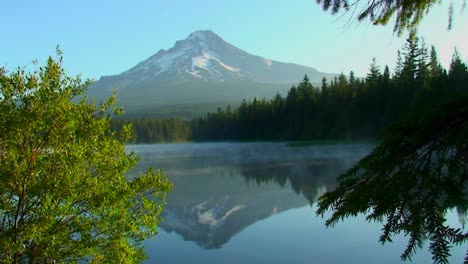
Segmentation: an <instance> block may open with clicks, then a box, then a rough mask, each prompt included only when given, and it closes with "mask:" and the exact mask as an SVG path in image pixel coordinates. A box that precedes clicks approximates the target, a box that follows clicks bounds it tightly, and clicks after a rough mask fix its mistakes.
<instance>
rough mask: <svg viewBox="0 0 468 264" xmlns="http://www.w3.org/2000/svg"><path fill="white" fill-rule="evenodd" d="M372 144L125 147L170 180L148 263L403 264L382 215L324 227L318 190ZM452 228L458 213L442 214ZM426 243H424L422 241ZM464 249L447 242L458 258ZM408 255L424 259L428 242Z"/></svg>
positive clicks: (399, 241)
mask: <svg viewBox="0 0 468 264" xmlns="http://www.w3.org/2000/svg"><path fill="white" fill-rule="evenodd" d="M373 147H374V145H372V144H345V145H338V144H334V145H316V146H299V147H292V146H290V145H289V144H288V143H281V142H280V143H184V144H157V145H131V146H128V147H127V149H128V150H129V151H130V150H133V151H135V152H136V153H137V154H139V155H140V156H141V159H140V162H139V163H138V167H137V168H135V170H134V171H132V172H131V173H130V174H131V175H132V174H133V175H136V172H137V171H143V170H145V169H147V168H148V167H153V168H155V169H161V170H162V171H163V172H164V174H166V175H167V176H168V177H169V178H170V180H171V182H172V183H173V184H174V188H173V190H172V191H171V193H170V194H169V195H168V199H167V205H166V206H165V207H164V213H163V217H164V219H165V220H164V221H163V222H161V223H160V226H159V228H158V230H159V234H158V235H157V236H156V237H155V238H153V239H149V240H147V241H146V242H145V247H146V252H147V254H148V256H149V259H148V260H147V263H311V262H313V263H345V262H346V263H401V260H400V255H401V253H402V252H403V250H404V248H405V246H406V243H407V238H405V237H404V236H403V235H402V236H400V237H397V238H396V239H395V240H394V242H393V243H388V244H385V245H381V244H380V243H379V242H378V237H379V235H380V231H381V227H382V224H381V223H368V222H366V221H365V220H364V218H363V217H362V216H358V217H357V218H350V219H347V220H345V221H344V222H342V223H339V224H338V225H336V226H335V227H334V228H328V229H327V228H325V224H324V221H325V219H326V218H327V217H328V216H329V215H324V216H323V218H322V217H321V216H316V214H315V210H316V204H315V203H316V200H317V198H318V197H319V196H320V194H322V193H324V192H325V191H326V190H330V189H332V188H334V187H335V186H336V177H337V176H339V175H340V174H341V173H342V172H344V171H346V170H347V169H348V168H350V167H351V166H352V165H353V164H355V163H356V162H357V161H358V160H359V159H360V158H362V157H364V156H365V155H366V154H368V153H369V152H370V151H371V150H372V148H373ZM447 218H448V220H447V221H450V222H451V224H453V226H460V224H459V223H458V218H457V214H456V213H455V212H453V213H450V214H449V215H448V216H447ZM426 248H427V245H426ZM464 251H465V249H464V248H462V247H457V248H454V249H452V251H451V253H452V255H453V261H454V262H455V263H461V262H462V260H463V256H464V253H465V252H464ZM412 263H432V260H431V255H430V254H429V253H428V252H427V250H426V249H423V250H421V251H420V252H418V253H417V254H416V255H415V257H414V258H413V261H412Z"/></svg>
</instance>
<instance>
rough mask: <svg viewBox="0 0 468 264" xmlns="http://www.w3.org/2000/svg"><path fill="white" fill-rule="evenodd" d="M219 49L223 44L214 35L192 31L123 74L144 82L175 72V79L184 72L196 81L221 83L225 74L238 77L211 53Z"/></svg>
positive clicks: (234, 70) (231, 68) (232, 67)
mask: <svg viewBox="0 0 468 264" xmlns="http://www.w3.org/2000/svg"><path fill="white" fill-rule="evenodd" d="M223 45H227V43H225V42H224V41H223V40H222V39H221V38H220V37H219V36H218V35H216V34H215V33H214V32H212V31H210V30H201V31H195V32H193V33H192V34H190V35H189V36H188V37H187V38H186V39H185V40H181V41H177V42H176V43H175V45H174V46H173V47H172V48H170V49H169V50H167V51H165V50H160V51H159V52H158V53H156V54H155V55H153V56H152V57H150V58H149V59H147V60H146V61H144V62H142V63H140V64H138V65H137V66H135V67H134V68H132V69H130V70H129V71H127V72H125V73H124V74H129V73H136V72H139V73H141V75H142V76H141V77H140V78H141V79H148V78H154V77H157V76H158V75H160V74H162V73H164V72H168V71H171V70H176V72H177V74H179V75H180V74H182V73H184V72H185V73H188V74H190V75H191V76H194V77H197V78H202V79H207V78H208V79H212V78H215V79H218V80H219V81H224V80H223V78H222V76H223V75H224V73H226V72H229V73H228V75H232V74H235V75H237V76H239V77H241V75H240V71H241V70H240V69H239V68H237V67H235V66H232V65H229V64H228V63H226V62H225V61H223V59H222V56H220V55H222V54H218V53H217V52H215V51H214V49H216V48H219V47H220V46H223ZM223 72H224V73H223ZM207 74H208V75H207Z"/></svg>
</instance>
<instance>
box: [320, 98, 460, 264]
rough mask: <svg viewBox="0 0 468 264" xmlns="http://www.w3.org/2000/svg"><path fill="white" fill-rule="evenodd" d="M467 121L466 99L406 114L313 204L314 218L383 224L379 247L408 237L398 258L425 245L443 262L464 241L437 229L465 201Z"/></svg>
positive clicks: (444, 228)
mask: <svg viewBox="0 0 468 264" xmlns="http://www.w3.org/2000/svg"><path fill="white" fill-rule="evenodd" d="M467 117H468V97H467V96H464V97H461V98H459V99H457V100H455V101H452V102H450V103H445V104H442V105H439V106H438V107H432V108H425V109H422V110H420V111H418V112H415V113H413V114H412V115H410V116H407V117H406V118H405V119H404V120H403V121H401V122H399V123H398V124H396V125H394V126H392V127H390V128H389V129H388V130H387V132H386V134H385V137H384V139H383V142H382V143H381V144H380V145H379V146H378V147H377V148H376V149H375V150H374V151H373V152H372V153H370V154H369V155H368V156H367V157H365V158H363V159H362V160H361V161H360V162H359V163H357V164H356V165H355V166H354V167H353V168H352V169H351V170H349V171H348V172H346V173H345V174H343V175H341V176H340V177H339V179H338V181H339V186H338V187H337V188H336V189H335V190H333V191H330V192H327V193H326V194H324V195H323V196H322V197H321V198H320V201H319V205H318V207H319V209H318V211H317V213H318V214H323V213H324V212H325V211H326V210H328V209H333V211H334V212H333V215H332V217H331V218H330V219H328V220H327V222H326V225H327V226H333V225H334V224H335V223H337V222H338V221H339V220H343V219H345V218H347V217H350V216H356V215H357V214H366V215H367V220H369V221H383V220H386V223H385V225H384V228H383V234H382V235H381V237H380V241H381V242H382V243H385V242H391V241H392V240H391V237H392V236H393V235H395V234H399V233H403V234H406V235H409V243H408V246H407V249H406V250H405V252H404V253H403V254H402V256H401V257H402V259H403V260H407V259H411V256H412V254H413V253H414V252H415V250H416V249H418V248H421V246H422V243H423V242H424V241H425V240H429V241H430V246H429V249H430V251H431V253H432V255H433V260H434V263H448V260H447V257H448V256H449V249H450V247H451V244H461V243H463V242H465V241H466V240H467V239H468V234H466V233H463V232H462V231H461V230H459V229H454V228H451V227H449V226H446V225H445V223H444V222H445V218H444V216H445V213H446V212H447V210H450V209H452V208H454V207H460V208H466V205H467V203H468V200H467V197H468V196H467V195H468V191H467V189H466V185H467V184H468V163H467V161H468V137H467V135H468V118H467ZM379 190H381V191H379Z"/></svg>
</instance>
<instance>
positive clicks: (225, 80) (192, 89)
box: [89, 30, 335, 111]
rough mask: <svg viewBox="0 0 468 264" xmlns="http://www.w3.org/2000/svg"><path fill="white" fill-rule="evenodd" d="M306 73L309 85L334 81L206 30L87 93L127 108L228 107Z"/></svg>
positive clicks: (284, 85)
mask: <svg viewBox="0 0 468 264" xmlns="http://www.w3.org/2000/svg"><path fill="white" fill-rule="evenodd" d="M305 74H307V75H308V76H309V79H310V80H311V81H312V82H316V83H318V82H320V81H321V79H322V78H323V77H328V78H330V77H333V76H335V75H333V74H326V73H322V72H319V71H317V70H316V69H314V68H310V67H306V66H302V65H297V64H291V63H282V62H278V61H274V60H270V59H267V58H263V57H260V56H255V55H252V54H249V53H247V52H246V51H243V50H241V49H239V48H237V47H235V46H233V45H231V44H229V43H228V42H226V41H224V40H223V39H222V38H221V37H220V36H218V35H217V34H215V33H214V32H212V31H210V30H204V31H196V32H193V33H192V34H190V35H189V36H188V37H187V38H186V39H185V40H180V41H177V42H176V43H175V45H174V46H173V47H172V48H170V49H168V50H159V51H158V52H157V53H156V54H155V55H153V56H151V57H149V58H148V59H147V60H145V61H143V62H141V63H139V64H137V65H136V66H134V67H133V68H131V69H129V70H127V71H125V72H122V73H120V74H117V75H113V76H104V77H102V78H101V79H100V80H99V81H97V82H95V83H93V84H92V86H91V88H90V90H89V93H90V95H91V96H95V97H98V98H101V97H105V96H109V95H110V94H111V92H112V91H114V90H116V91H117V92H118V96H119V100H120V103H121V104H123V105H124V106H125V107H126V108H127V109H133V108H138V109H139V110H140V111H141V110H143V109H140V108H141V107H138V106H141V105H144V106H145V107H146V109H148V107H150V108H151V106H161V105H174V104H177V105H181V104H182V105H186V104H204V103H213V104H215V103H220V102H223V103H225V102H232V103H236V102H239V101H240V100H242V99H243V98H246V99H251V98H253V97H257V98H258V97H260V98H262V97H265V98H270V97H272V96H274V95H275V93H277V92H280V93H285V91H287V90H288V89H289V88H290V87H291V85H292V84H295V83H298V82H299V81H301V79H302V78H303V76H304V75H305Z"/></svg>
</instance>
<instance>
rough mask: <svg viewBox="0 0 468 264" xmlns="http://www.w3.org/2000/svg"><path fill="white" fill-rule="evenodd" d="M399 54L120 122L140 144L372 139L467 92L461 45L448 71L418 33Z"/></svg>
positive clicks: (118, 122) (467, 75) (117, 120)
mask: <svg viewBox="0 0 468 264" xmlns="http://www.w3.org/2000/svg"><path fill="white" fill-rule="evenodd" d="M396 56H397V60H396V65H395V66H394V68H393V69H392V70H391V69H390V68H389V67H388V66H385V67H384V68H383V69H381V68H380V67H379V65H378V63H377V61H376V60H375V59H374V60H373V61H372V63H371V64H370V67H369V72H368V74H367V76H366V77H365V78H357V77H356V76H355V74H354V72H352V71H351V72H350V73H349V74H348V75H345V74H343V73H342V74H340V75H339V76H337V77H335V78H334V79H332V80H327V79H325V78H324V79H322V83H321V85H313V84H311V82H310V81H309V79H308V77H307V76H305V77H304V78H303V80H302V81H301V82H300V83H299V84H297V85H294V86H292V87H291V89H290V90H289V92H288V93H287V95H285V96H282V95H281V94H276V95H275V96H274V97H273V98H272V99H257V98H253V99H252V100H246V99H244V100H243V101H242V102H241V103H240V105H239V106H238V107H237V108H232V107H231V106H227V107H226V108H225V109H222V108H218V110H217V111H216V112H214V113H208V114H207V115H206V116H205V117H201V118H194V119H192V120H183V119H178V118H170V119H151V118H147V117H145V118H131V119H130V118H121V119H116V120H114V123H113V125H114V127H115V128H118V127H121V126H122V124H126V123H131V124H132V127H133V129H134V132H135V133H134V135H135V136H134V138H133V142H134V143H154V142H181V141H196V142H202V141H255V140H268V141H282V140H285V141H294V140H373V139H377V138H378V136H379V132H380V131H381V130H382V129H383V128H385V127H387V126H389V125H391V124H393V123H395V122H397V121H398V120H401V119H402V118H403V117H404V116H406V115H407V114H408V113H411V112H415V111H421V110H424V109H430V108H433V107H434V106H437V105H440V104H443V103H447V102H450V101H451V100H454V99H456V98H461V97H464V96H466V95H467V94H468V87H467V85H466V84H467V83H468V70H467V65H466V63H464V62H463V61H462V59H461V57H460V54H459V53H458V51H457V50H455V51H454V53H453V56H452V60H451V63H450V65H449V68H448V70H447V69H445V68H443V67H442V66H441V63H440V61H439V58H438V55H437V50H436V48H435V47H434V46H431V47H428V46H427V45H426V44H425V42H424V40H421V39H419V38H418V36H417V34H416V33H415V32H414V31H413V32H411V33H410V34H409V37H408V38H407V39H406V42H405V44H404V46H403V47H402V49H401V50H400V51H398V53H397V54H396Z"/></svg>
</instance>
